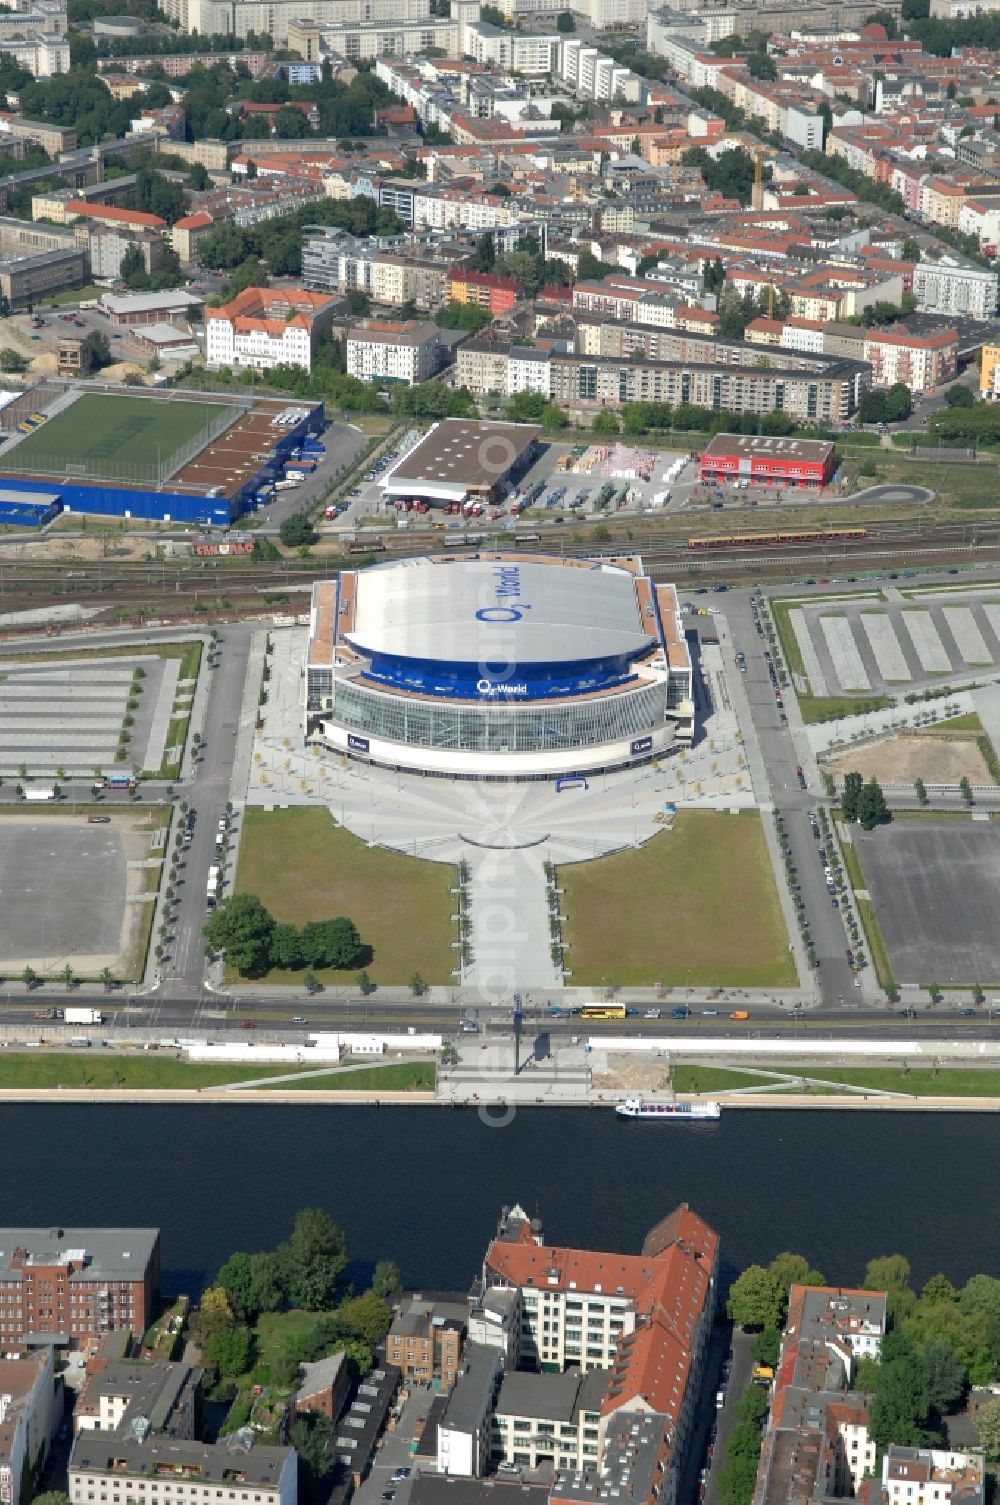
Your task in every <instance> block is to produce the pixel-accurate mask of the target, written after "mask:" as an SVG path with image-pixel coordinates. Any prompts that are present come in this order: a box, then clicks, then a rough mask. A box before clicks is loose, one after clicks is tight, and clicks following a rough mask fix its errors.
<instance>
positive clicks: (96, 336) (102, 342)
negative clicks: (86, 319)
mask: <svg viewBox="0 0 1000 1505" xmlns="http://www.w3.org/2000/svg"><path fill="white" fill-rule="evenodd" d="M83 345H84V349H85V350H87V351H89V352H90V364H91V365H92V366H93V367H94V368H95V370H100V368H101V366H109V365H110V364H111V360H112V355H111V344H110V341H109V340H108V337H107V335H106V334H101V332H100V330H99V329H92V330H91V331H90V333H89V334H88V335H84V339H83Z"/></svg>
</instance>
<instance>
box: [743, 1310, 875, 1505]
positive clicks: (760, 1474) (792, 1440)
mask: <svg viewBox="0 0 1000 1505" xmlns="http://www.w3.org/2000/svg"><path fill="white" fill-rule="evenodd" d="M885 1325H886V1296H885V1293H884V1292H882V1291H856V1290H845V1289H842V1288H840V1287H835V1286H799V1285H793V1286H792V1288H791V1292H790V1295H789V1302H788V1318H787V1322H786V1327H785V1334H784V1338H783V1340H782V1345H781V1356H780V1359H779V1363H778V1373H777V1379H776V1381H775V1392H774V1398H773V1401H772V1405H771V1412H770V1415H769V1417H768V1421H767V1427H766V1429H765V1432H764V1441H763V1446H762V1448H761V1455H760V1464H759V1467H758V1470H757V1481H756V1485H755V1487H754V1496H753V1505H794V1502H797V1501H800V1500H802V1499H803V1498H815V1499H842V1498H850V1497H853V1496H855V1495H857V1494H858V1493H859V1492H860V1490H861V1485H862V1480H863V1479H864V1478H865V1476H866V1475H868V1474H871V1473H872V1472H873V1470H874V1467H875V1454H876V1447H875V1443H874V1441H873V1440H872V1439H871V1438H870V1437H869V1434H868V1399H867V1397H866V1396H864V1395H861V1394H857V1393H855V1392H854V1391H852V1389H851V1381H852V1378H853V1375H854V1372H855V1368H856V1365H857V1361H858V1359H859V1358H862V1357H870V1358H877V1356H878V1352H879V1347H880V1344H881V1340H882V1337H883V1335H884V1333H885Z"/></svg>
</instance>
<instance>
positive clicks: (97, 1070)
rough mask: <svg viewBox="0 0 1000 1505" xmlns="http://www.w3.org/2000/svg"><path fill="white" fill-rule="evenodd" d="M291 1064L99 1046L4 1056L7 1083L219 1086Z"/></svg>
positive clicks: (2, 1080)
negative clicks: (120, 1051) (199, 1059)
mask: <svg viewBox="0 0 1000 1505" xmlns="http://www.w3.org/2000/svg"><path fill="white" fill-rule="evenodd" d="M287 1073H288V1067H287V1066H276V1065H274V1064H273V1062H272V1063H270V1064H267V1065H260V1066H249V1065H247V1066H234V1065H233V1064H231V1063H230V1064H229V1065H225V1064H223V1063H221V1062H220V1063H219V1065H217V1066H216V1065H211V1066H201V1065H193V1064H192V1063H191V1062H189V1061H178V1060H177V1058H176V1056H171V1055H165V1054H162V1053H157V1054H147V1053H146V1052H145V1051H144V1052H143V1053H142V1055H129V1056H123V1055H111V1054H110V1053H109V1052H108V1051H105V1050H101V1049H100V1048H99V1047H92V1048H91V1049H90V1050H75V1051H72V1052H70V1051H48V1050H31V1051H13V1050H6V1051H4V1052H3V1054H2V1055H0V1088H2V1087H134V1088H137V1089H140V1088H145V1089H147V1090H150V1089H153V1088H157V1087H165V1088H169V1087H188V1088H198V1087H219V1086H222V1085H224V1084H225V1083H227V1082H251V1081H253V1080H254V1079H255V1078H256V1077H265V1076H284V1075H287Z"/></svg>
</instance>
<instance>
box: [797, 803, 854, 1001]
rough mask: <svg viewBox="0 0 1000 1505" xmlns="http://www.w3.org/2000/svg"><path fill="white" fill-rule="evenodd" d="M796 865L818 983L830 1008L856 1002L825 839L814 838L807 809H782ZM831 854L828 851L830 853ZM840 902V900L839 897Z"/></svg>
mask: <svg viewBox="0 0 1000 1505" xmlns="http://www.w3.org/2000/svg"><path fill="white" fill-rule="evenodd" d="M781 813H782V817H783V819H784V822H785V833H786V835H787V836H788V841H789V846H790V847H791V852H792V861H793V862H794V864H795V868H796V874H795V881H797V882H798V884H799V891H800V893H801V895H802V901H803V903H804V904H805V909H806V917H807V919H808V921H809V928H810V931H811V934H812V941H813V945H814V946H815V948H816V955H817V957H818V958H819V963H820V965H819V984H820V989H821V992H822V996H823V1001H824V1002H825V1003H826V1004H827V1006H828V1007H832V1006H833V1005H835V1004H836V1005H837V1006H838V1007H839V1006H840V1003H841V1000H845V1001H846V1000H847V999H848V998H850V999H851V1001H854V998H855V994H856V992H857V990H856V989H855V987H854V984H855V982H856V981H857V979H856V978H855V976H854V973H853V972H852V971H851V969H850V966H849V965H848V961H847V932H846V930H845V929H844V923H843V920H842V919H841V913H840V909H839V907H838V908H836V909H835V908H834V905H833V899H834V898H835V897H836V895H831V894H830V892H829V891H828V889H827V886H826V876H825V874H824V871H823V863H822V861H821V859H820V857H819V848H820V846H821V845H822V842H819V841H817V840H816V839H815V837H814V836H813V834H812V827H811V825H810V823H809V814H808V811H806V810H803V809H793V808H791V807H785V808H784V809H783V810H782V812H781ZM828 855H829V853H828ZM838 905H839V900H838Z"/></svg>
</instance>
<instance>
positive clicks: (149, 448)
mask: <svg viewBox="0 0 1000 1505" xmlns="http://www.w3.org/2000/svg"><path fill="white" fill-rule="evenodd" d="M219 413H220V410H219V409H217V408H214V407H213V408H210V409H206V408H205V407H204V406H203V405H202V404H201V403H197V402H183V401H181V402H173V401H171V402H161V401H157V400H156V399H155V398H154V399H150V398H143V397H118V396H114V397H110V396H102V395H100V394H98V393H96V392H88V393H85V394H84V396H82V397H79V398H77V400H76V402H74V403H73V404H72V406H71V407H68V408H65V409H63V411H62V412H61V413H57V414H56V415H55V417H53V418H49V419H48V420H47V421H46V422H45V423H43V424H42V425H41V426H40V427H39V428H37V429H36V430H35V431H34V433H32V434H28V435H27V436H26V437H25V439H24V440H23V441H22V442H21V443H20V444H18V445H17V446H16V447H15V448H14V449H12V450H11V452H10V454H9V455H8V456H7V458H6V461H5V464H6V465H7V466H8V467H9V468H10V469H11V470H14V471H41V472H44V471H46V470H55V471H57V472H58V473H60V474H61V473H62V472H63V470H64V469H65V467H66V465H67V464H72V465H74V466H80V465H84V466H86V472H85V474H87V475H89V476H98V477H100V476H106V477H107V478H108V479H113V478H114V477H115V476H118V477H121V475H122V474H123V472H122V471H121V468H120V467H122V466H126V467H127V466H130V465H136V466H140V467H146V468H147V469H148V468H149V467H152V468H154V469H155V467H156V465H157V463H158V462H163V463H166V461H167V460H169V459H170V457H171V456H173V455H175V454H176V453H177V451H178V450H179V449H180V448H181V446H182V445H185V444H187V443H188V442H189V441H190V440H192V439H194V438H195V437H196V436H197V435H198V434H200V433H201V432H202V430H203V429H204V428H205V426H206V424H207V423H208V422H209V421H210V420H211V419H214V418H215V417H216V416H217V415H218V414H219ZM232 413H233V416H234V417H235V415H236V409H235V408H234V409H232ZM76 473H78V472H76V471H74V474H76ZM144 473H145V471H143V474H144Z"/></svg>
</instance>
